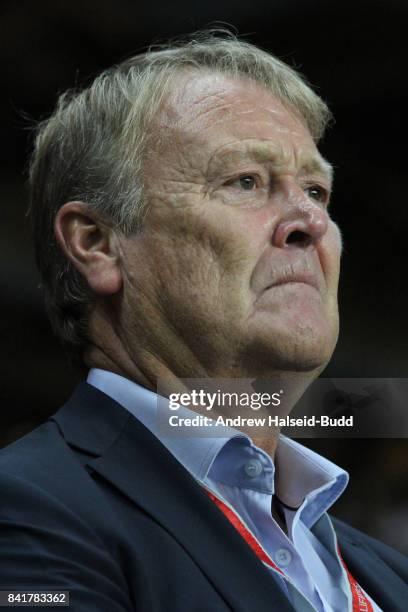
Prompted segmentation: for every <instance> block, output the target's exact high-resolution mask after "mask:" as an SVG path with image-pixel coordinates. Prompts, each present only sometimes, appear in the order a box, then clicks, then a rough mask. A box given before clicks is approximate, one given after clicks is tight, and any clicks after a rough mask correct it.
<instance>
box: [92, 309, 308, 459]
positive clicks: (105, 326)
mask: <svg viewBox="0 0 408 612" xmlns="http://www.w3.org/2000/svg"><path fill="white" fill-rule="evenodd" d="M107 314H108V313H106V312H105V311H104V310H103V309H99V310H96V311H94V313H93V315H92V317H91V321H90V336H91V337H92V338H96V339H97V341H94V342H92V343H90V344H89V346H88V347H87V349H86V351H85V355H84V360H85V363H86V365H87V366H88V367H97V368H101V369H105V370H108V371H111V372H114V373H116V374H119V375H121V376H124V377H125V378H128V379H129V380H132V381H134V382H136V383H138V384H140V385H142V386H143V387H146V388H147V389H150V390H152V391H154V392H157V384H158V381H160V383H161V388H160V394H161V395H165V396H168V395H169V394H170V393H184V392H191V388H189V387H188V385H187V383H186V382H185V380H183V379H187V378H189V379H190V378H191V379H202V381H203V386H205V387H206V391H208V390H209V391H215V390H216V389H217V388H218V389H219V388H222V391H223V392H224V391H227V392H239V393H242V392H244V391H246V392H247V394H248V395H249V396H251V394H254V393H256V394H257V396H259V395H260V393H262V392H266V393H268V392H269V393H270V394H271V393H273V392H276V390H277V389H279V390H281V389H283V390H284V402H282V404H281V405H280V406H279V407H273V408H271V407H270V406H268V407H263V408H261V409H260V410H258V409H257V411H256V412H252V411H251V409H250V408H248V407H247V408H241V407H240V408H239V414H240V415H241V416H247V417H256V418H260V417H268V415H269V414H271V410H273V413H274V414H278V416H283V417H284V416H287V415H288V414H289V413H290V411H291V409H292V407H293V406H294V404H295V403H296V401H297V400H298V399H299V397H300V396H301V395H302V394H303V392H304V390H305V388H306V387H307V384H309V383H310V377H308V379H306V378H305V375H304V373H303V374H302V375H300V376H299V373H295V372H277V371H265V372H263V374H262V375H261V376H259V375H258V376H257V377H256V379H255V380H254V376H253V375H252V376H251V375H250V374H249V372H247V371H246V370H245V371H243V370H239V369H236V370H235V371H234V372H233V373H232V372H225V370H222V371H219V372H217V371H215V372H207V371H205V369H204V368H203V367H202V365H201V364H200V362H199V360H198V359H197V358H196V357H195V356H194V355H187V354H186V352H183V351H180V353H177V359H175V357H174V354H175V353H174V344H170V349H171V351H170V350H169V349H168V348H167V344H166V343H164V344H163V346H161V347H160V346H158V347H156V351H154V350H151V349H150V350H149V347H150V346H152V343H151V342H150V343H149V342H147V341H146V339H145V338H143V336H141V338H139V339H138V340H137V341H135V340H134V339H133V342H128V341H127V336H126V334H123V333H121V328H120V326H117V327H116V326H115V325H112V323H111V317H110V316H107ZM131 340H132V339H131ZM175 346H177V340H176V342H175ZM160 349H161V350H160ZM166 349H167V350H166ZM159 354H160V357H159V356H158V355H159ZM179 354H180V358H178V355H179ZM220 361H222V360H220ZM172 364H175V367H173V365H172ZM258 369H259V370H260V371H262V370H261V368H260V367H259V368H258ZM217 379H219V380H217ZM226 379H229V380H226ZM207 381H208V382H207ZM164 385H165V386H164ZM221 385H222V387H221ZM272 387H273V389H272ZM190 408H191V409H192V410H194V411H196V412H201V413H202V414H205V415H206V416H211V417H217V416H220V415H221V416H232V417H234V416H237V413H238V407H237V406H235V407H234V406H233V407H232V408H231V409H230V411H229V413H228V410H227V409H225V407H223V406H213V407H212V411H211V413H209V412H207V411H206V409H205V408H204V407H203V409H202V410H200V407H198V408H197V407H196V406H195V405H191V406H190ZM243 411H244V412H245V413H246V414H244V412H243ZM238 429H241V430H242V431H244V433H246V434H248V435H249V436H250V437H251V439H252V440H253V442H254V444H255V445H256V446H258V447H259V448H261V449H262V450H264V451H265V452H266V453H267V454H268V455H269V456H270V457H271V458H272V459H273V458H274V456H275V452H276V447H277V444H278V438H279V428H268V427H265V428H264V431H265V433H264V431H262V430H261V431H259V429H258V430H257V431H256V432H254V431H253V430H252V431H251V428H247V429H245V428H240V427H238ZM254 434H255V435H254Z"/></svg>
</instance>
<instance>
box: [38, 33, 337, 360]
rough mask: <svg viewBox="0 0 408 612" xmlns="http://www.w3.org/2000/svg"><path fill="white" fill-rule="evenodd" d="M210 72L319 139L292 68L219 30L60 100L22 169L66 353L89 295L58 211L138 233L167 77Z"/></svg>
mask: <svg viewBox="0 0 408 612" xmlns="http://www.w3.org/2000/svg"><path fill="white" fill-rule="evenodd" d="M191 68H193V69H196V70H202V69H210V70H212V71H214V72H218V73H222V74H228V75H232V76H236V77H240V76H246V77H249V78H251V79H252V80H254V81H256V82H259V83H261V84H262V85H263V86H264V87H266V88H267V89H268V90H269V91H271V93H273V94H274V95H276V96H277V97H278V98H279V99H280V100H281V101H282V102H283V104H284V105H285V106H286V107H287V108H289V109H290V110H291V111H292V112H294V113H296V114H297V115H298V116H299V117H300V118H301V119H302V120H303V122H304V123H305V124H306V126H307V127H308V129H309V131H310V133H311V135H312V136H313V138H314V139H315V141H316V142H317V141H318V140H319V139H320V138H321V136H322V135H323V132H324V130H325V128H326V126H327V124H328V122H329V120H330V119H331V114H330V111H329V110H328V108H327V106H326V104H325V103H324V102H323V101H322V100H321V98H319V96H317V95H316V94H315V93H314V92H313V91H312V89H311V88H310V87H309V86H308V84H307V83H306V82H305V80H304V79H303V78H302V77H301V76H300V75H299V74H298V73H297V72H296V71H295V70H294V69H292V68H291V67H289V66H288V65H287V64H285V63H284V62H282V61H281V60H279V59H277V58H276V57H274V56H273V55H271V54H270V53H268V52H266V51H263V50H262V49H259V48H257V47H255V46H254V45H252V44H250V43H248V42H245V41H242V40H238V39H237V38H236V36H235V35H233V34H231V33H230V32H228V31H225V30H221V31H219V30H211V31H205V32H199V33H196V34H193V35H192V36H191V37H189V39H188V40H185V39H184V40H178V41H176V42H174V41H173V42H171V43H169V44H167V45H165V46H164V45H161V46H160V47H159V48H157V47H155V48H150V49H149V50H148V51H147V52H146V53H143V54H140V55H136V56H135V57H132V58H130V59H128V60H126V61H124V62H122V63H121V64H119V65H117V66H113V67H112V68H110V69H108V70H106V71H105V72H103V73H102V74H100V75H99V76H98V77H97V78H96V79H95V80H94V81H93V83H92V84H91V85H90V86H89V87H87V88H86V89H83V90H82V91H70V92H67V93H65V94H63V95H62V96H60V98H59V100H58V104H57V107H56V110H55V112H54V113H53V115H52V116H51V117H50V118H49V119H48V120H46V121H44V122H42V123H41V124H40V125H39V126H38V131H37V135H36V138H35V144H34V152H33V154H32V158H31V164H30V188H31V202H30V214H31V217H32V222H33V231H34V243H35V251H36V261H37V265H38V268H39V272H40V275H41V282H42V287H43V289H44V293H45V302H46V307H47V311H48V314H49V316H50V320H51V323H52V326H53V329H54V331H55V333H56V334H57V336H58V337H59V338H60V339H61V340H62V342H63V344H64V345H65V348H66V349H67V350H68V352H70V353H71V355H73V356H76V357H80V356H81V355H82V352H83V349H84V347H85V346H86V343H87V341H88V336H87V333H88V332H87V329H88V325H87V321H88V318H89V313H90V309H91V307H92V299H93V298H92V295H91V292H90V290H89V288H88V286H87V284H86V282H85V280H84V279H83V277H82V276H81V275H80V274H79V273H78V272H77V270H76V269H75V267H74V266H73V265H72V264H71V262H70V261H69V260H68V259H67V258H66V256H65V255H64V254H63V252H62V251H61V249H60V248H59V246H58V244H57V242H56V239H55V235H54V221H55V216H56V213H57V211H58V209H59V208H60V207H61V206H62V205H63V204H64V203H66V202H69V201H73V200H80V201H82V202H85V203H86V204H87V205H88V207H89V209H90V210H93V211H94V213H95V214H97V215H98V217H99V218H100V219H101V220H103V221H105V222H106V223H108V224H109V225H110V226H111V227H113V228H115V230H116V231H119V232H122V233H124V234H125V235H129V234H130V233H132V232H135V231H137V230H138V229H139V228H140V227H141V225H142V223H143V217H144V214H145V213H146V210H147V204H148V202H146V201H145V198H144V190H143V175H142V169H143V168H142V167H143V159H144V153H145V151H146V150H147V148H148V143H149V138H150V136H151V132H152V131H153V130H150V127H151V125H152V121H153V119H154V117H155V115H156V114H157V113H158V111H159V108H160V104H161V101H162V100H163V98H164V96H165V94H166V91H168V88H169V87H171V83H172V81H174V77H175V76H177V75H178V74H180V72H182V71H183V70H186V69H191Z"/></svg>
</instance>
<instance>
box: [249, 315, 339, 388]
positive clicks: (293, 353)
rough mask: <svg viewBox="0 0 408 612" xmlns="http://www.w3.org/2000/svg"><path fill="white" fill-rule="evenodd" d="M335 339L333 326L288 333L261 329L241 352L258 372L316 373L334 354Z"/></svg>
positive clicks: (285, 330)
mask: <svg viewBox="0 0 408 612" xmlns="http://www.w3.org/2000/svg"><path fill="white" fill-rule="evenodd" d="M337 337H338V328H337V325H336V324H333V325H332V326H328V325H325V326H319V327H318V328H316V327H310V326H303V327H302V328H298V329H297V330H296V331H295V330H293V331H291V333H288V329H287V328H285V329H269V330H266V329H265V328H264V329H263V330H262V334H261V333H259V334H256V335H255V336H252V339H251V340H250V341H249V342H248V343H246V349H245V350H244V352H245V354H246V358H248V359H249V360H250V362H251V364H252V367H253V368H255V369H257V370H258V371H264V372H266V371H267V370H270V371H271V372H272V371H275V372H277V371H280V372H304V373H305V374H306V373H309V374H311V373H315V375H316V376H318V375H319V373H320V372H321V371H322V370H323V369H324V368H325V367H326V365H327V364H328V362H329V361H330V359H331V356H332V355H333V351H334V349H335V346H336V343H337Z"/></svg>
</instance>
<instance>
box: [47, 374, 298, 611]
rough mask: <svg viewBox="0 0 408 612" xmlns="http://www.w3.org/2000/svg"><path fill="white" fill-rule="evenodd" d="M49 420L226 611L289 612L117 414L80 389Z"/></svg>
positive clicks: (167, 457) (133, 425) (166, 461)
mask: <svg viewBox="0 0 408 612" xmlns="http://www.w3.org/2000/svg"><path fill="white" fill-rule="evenodd" d="M52 418H53V420H55V421H56V422H57V423H58V424H59V426H60V429H61V431H62V434H63V435H64V437H65V439H66V440H67V442H69V443H70V444H71V446H73V447H75V448H77V449H79V450H81V451H83V452H85V456H86V454H88V455H89V457H88V458H86V459H85V462H86V464H87V465H88V466H89V467H90V468H91V469H92V470H94V471H95V472H97V473H98V474H99V475H101V476H102V477H103V478H105V479H106V480H108V481H109V482H110V483H111V484H112V485H114V486H115V487H116V488H117V489H118V490H119V491H121V492H122V493H123V494H124V495H125V496H126V497H127V498H128V499H129V500H130V501H131V502H132V503H134V504H136V505H137V506H138V507H139V508H141V509H143V510H144V511H145V512H147V513H148V514H149V515H150V516H151V517H152V518H153V519H154V520H155V521H156V522H157V523H158V524H160V525H161V526H162V527H163V528H164V529H166V530H167V531H168V532H169V533H171V534H172V536H173V537H174V538H175V539H176V540H177V541H178V542H179V544H180V545H181V546H182V547H183V548H184V549H185V550H186V551H187V552H188V553H189V555H190V556H191V557H192V558H193V559H194V560H195V562H196V563H197V565H198V566H199V567H200V568H201V570H202V571H203V573H204V574H205V575H206V576H207V578H208V580H209V581H210V582H211V583H212V585H213V586H214V588H215V589H216V590H217V591H218V592H219V593H220V595H221V596H222V597H223V598H224V600H225V601H226V602H227V604H228V605H229V606H230V607H231V608H232V609H233V610H235V611H236V612H238V611H244V610H256V611H257V612H264V611H265V612H270V611H271V610H279V612H290V611H293V607H292V606H291V605H290V603H289V601H288V600H287V598H286V597H285V595H284V594H283V592H282V590H281V588H280V587H279V586H278V584H277V583H276V582H275V580H274V579H273V577H272V576H271V575H270V571H269V570H268V569H267V568H265V567H264V566H263V564H262V563H261V562H260V561H259V559H258V558H257V557H256V555H255V554H254V553H253V552H252V550H251V549H250V548H249V546H248V545H247V544H246V542H245V541H244V540H243V539H242V538H241V536H240V535H239V533H238V532H237V531H236V530H235V528H234V527H233V526H232V525H231V524H230V523H229V521H228V520H227V519H226V518H225V517H224V515H223V514H222V513H221V512H220V511H219V510H218V508H216V506H215V505H214V504H213V503H212V502H211V501H210V500H209V499H208V497H207V495H206V494H205V493H204V491H203V490H202V488H201V487H200V486H199V485H198V484H197V483H196V482H195V481H194V479H193V478H192V477H191V476H190V474H189V473H188V472H187V471H186V470H185V469H184V468H183V467H182V466H181V465H180V464H179V463H178V461H177V460H176V459H175V458H174V457H173V456H172V455H171V454H170V453H169V451H167V449H166V448H165V447H164V446H163V445H162V444H161V443H160V442H159V441H158V440H157V438H156V437H155V436H153V434H151V432H150V431H149V430H147V429H146V428H145V427H144V426H143V425H142V424H141V423H140V422H139V421H138V420H137V419H135V418H134V417H133V416H132V415H130V414H129V413H128V412H127V411H126V410H125V409H124V408H122V407H121V406H119V405H118V404H117V403H116V402H115V401H113V400H112V399H110V398H109V397H108V396H106V395H105V394H104V393H101V392H100V391H98V390H97V389H95V388H93V387H92V386H90V385H87V384H85V383H84V384H82V385H80V387H79V388H78V390H77V392H76V393H75V395H74V396H73V398H71V400H70V401H69V402H68V404H66V405H65V406H64V407H63V408H62V409H61V410H60V411H59V412H58V413H57V414H56V415H54V417H52Z"/></svg>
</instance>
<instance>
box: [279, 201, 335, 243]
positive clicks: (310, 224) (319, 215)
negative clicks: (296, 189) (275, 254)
mask: <svg viewBox="0 0 408 612" xmlns="http://www.w3.org/2000/svg"><path fill="white" fill-rule="evenodd" d="M328 223H329V219H328V213H327V211H326V209H325V208H323V207H322V206H321V205H319V203H317V202H313V201H312V200H310V199H309V198H307V197H306V196H305V198H304V199H303V200H302V202H298V203H297V204H296V206H295V207H294V208H293V207H291V209H290V210H289V211H288V212H287V213H285V214H284V215H283V216H282V218H281V220H280V222H279V223H278V225H277V226H276V227H275V231H274V234H273V239H272V241H273V244H274V246H277V247H280V248H284V247H287V246H291V245H293V246H297V247H300V248H307V247H310V246H315V245H316V243H317V242H318V241H319V240H320V239H321V238H322V237H323V236H324V235H325V233H326V232H327V229H328Z"/></svg>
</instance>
